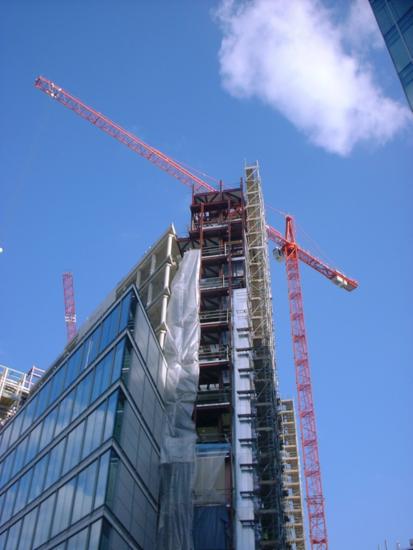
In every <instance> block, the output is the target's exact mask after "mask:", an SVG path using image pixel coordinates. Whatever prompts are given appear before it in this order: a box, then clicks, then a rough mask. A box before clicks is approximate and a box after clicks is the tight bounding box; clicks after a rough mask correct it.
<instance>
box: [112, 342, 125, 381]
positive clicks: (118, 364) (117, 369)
mask: <svg viewBox="0 0 413 550" xmlns="http://www.w3.org/2000/svg"><path fill="white" fill-rule="evenodd" d="M124 348H125V339H123V340H121V341H120V342H119V344H118V345H117V346H116V350H115V361H114V364H113V371H112V383H113V382H115V380H118V379H119V378H120V375H121V373H122V362H123V351H124Z"/></svg>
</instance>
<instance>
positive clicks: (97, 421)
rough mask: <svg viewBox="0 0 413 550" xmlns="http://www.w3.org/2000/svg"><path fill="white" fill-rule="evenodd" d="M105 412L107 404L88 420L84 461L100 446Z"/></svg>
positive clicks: (103, 404) (101, 406) (94, 412)
mask: <svg viewBox="0 0 413 550" xmlns="http://www.w3.org/2000/svg"><path fill="white" fill-rule="evenodd" d="M105 412H106V402H104V403H102V405H100V407H98V408H97V409H96V410H95V411H93V413H92V414H90V415H89V416H88V418H87V421H86V432H85V441H84V445H83V453H82V460H83V459H84V458H85V457H86V456H88V455H90V453H91V452H92V451H94V450H95V449H97V447H98V446H99V445H100V442H101V440H102V432H103V428H104V424H105Z"/></svg>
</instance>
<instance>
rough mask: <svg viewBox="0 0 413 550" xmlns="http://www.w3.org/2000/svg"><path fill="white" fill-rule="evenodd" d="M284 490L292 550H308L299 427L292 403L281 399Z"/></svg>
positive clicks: (288, 536) (288, 532)
mask: <svg viewBox="0 0 413 550" xmlns="http://www.w3.org/2000/svg"><path fill="white" fill-rule="evenodd" d="M278 414H279V418H280V420H281V440H282V444H283V445H282V446H283V448H282V452H281V458H282V463H283V470H284V473H283V487H284V498H283V503H284V513H285V515H286V516H287V517H288V522H287V541H288V542H289V544H290V546H291V548H292V550H305V536H304V515H303V503H302V492H301V476H300V459H299V454H298V439H297V424H296V418H295V411H294V403H293V400H292V399H282V400H281V408H280V410H279V413H278Z"/></svg>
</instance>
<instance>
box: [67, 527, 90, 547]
mask: <svg viewBox="0 0 413 550" xmlns="http://www.w3.org/2000/svg"><path fill="white" fill-rule="evenodd" d="M87 535H88V528H86V529H83V531H80V533H77V534H76V535H73V537H70V539H69V540H68V541H67V546H66V550H88V545H87Z"/></svg>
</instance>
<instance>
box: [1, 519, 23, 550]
mask: <svg viewBox="0 0 413 550" xmlns="http://www.w3.org/2000/svg"><path fill="white" fill-rule="evenodd" d="M21 527H22V522H21V521H18V522H17V523H15V524H14V525H13V526H12V527H10V529H9V536H8V537H7V545H6V548H5V550H16V548H18V541H19V535H20V529H21Z"/></svg>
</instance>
